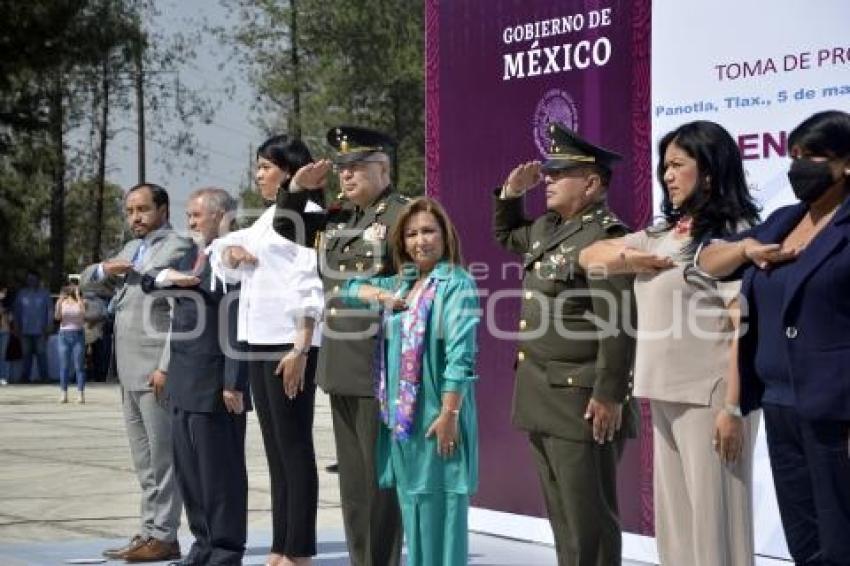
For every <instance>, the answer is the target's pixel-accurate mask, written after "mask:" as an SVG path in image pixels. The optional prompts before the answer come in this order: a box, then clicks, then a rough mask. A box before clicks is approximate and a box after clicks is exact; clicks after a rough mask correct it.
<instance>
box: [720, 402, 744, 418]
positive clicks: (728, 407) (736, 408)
mask: <svg viewBox="0 0 850 566" xmlns="http://www.w3.org/2000/svg"><path fill="white" fill-rule="evenodd" d="M723 410H724V411H726V412H727V413H729V414H730V415H732V416H733V417H738V418H739V419H742V418H744V413H742V412H741V406H740V405H733V404H732V403H726V404H725V405H724V406H723Z"/></svg>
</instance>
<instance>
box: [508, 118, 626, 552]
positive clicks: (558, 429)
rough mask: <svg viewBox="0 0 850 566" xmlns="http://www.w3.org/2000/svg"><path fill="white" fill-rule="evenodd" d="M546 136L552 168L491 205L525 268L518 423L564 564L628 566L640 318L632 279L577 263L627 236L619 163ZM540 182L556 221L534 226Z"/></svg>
mask: <svg viewBox="0 0 850 566" xmlns="http://www.w3.org/2000/svg"><path fill="white" fill-rule="evenodd" d="M549 136H550V142H551V145H550V153H549V155H548V156H547V157H548V159H547V160H546V161H545V162H544V163H540V162H538V161H532V162H528V163H523V164H521V165H519V166H517V167H516V168H515V169H514V170H513V171H511V173H510V174H509V175H508V178H507V180H506V181H505V183H504V185H503V186H502V188H501V189H498V190H497V191H496V194H495V198H494V217H493V230H494V233H495V236H496V239H497V240H498V241H499V242H500V243H501V244H502V245H503V246H504V247H505V248H507V249H508V250H510V251H512V252H515V253H518V254H522V261H523V266H524V272H523V296H522V312H521V320H520V323H519V330H520V331H519V352H518V353H517V361H516V385H515V389H514V402H513V423H514V425H515V426H516V427H517V428H519V429H521V430H523V431H525V432H527V433H528V437H529V443H530V446H531V450H532V453H533V455H534V459H535V464H536V466H537V470H538V474H539V477H540V482H541V484H542V488H543V495H544V497H545V500H546V507H547V510H548V513H549V521H550V523H551V525H552V530H553V531H554V535H555V546H556V551H557V555H558V564H559V565H560V566H568V565H569V566H609V565H612V564H620V562H621V559H620V555H621V534H620V524H619V518H618V507H617V491H616V471H617V470H616V467H617V462H618V459H619V456H620V454H621V452H622V441H621V439H622V438H623V437H624V436H628V435H632V436H633V434H634V428H635V422H634V416H635V415H634V412H633V411H632V407H631V404H630V403H629V399H630V389H631V383H630V381H631V377H630V371H631V364H632V357H633V349H634V340H633V337H632V336H629V335H628V334H627V333H626V332H624V326H625V325H626V324H627V323H629V317H630V316H631V313H633V312H634V309H633V308H631V305H630V304H627V303H628V302H630V301H631V298H630V297H631V291H630V289H631V280H630V279H628V278H624V277H612V278H609V279H602V278H601V277H591V276H588V274H586V273H585V272H584V271H583V270H582V268H581V267H580V266H579V265H578V255H579V252H581V250H582V249H583V248H584V247H585V246H587V245H589V244H591V243H593V242H595V241H597V240H600V239H604V238H614V237H619V236H622V235H623V234H625V233H626V232H627V229H626V227H625V226H624V225H623V224H622V223H621V222H620V221H619V220H618V219H617V218H616V217H615V216H614V215H613V214H612V213H611V211H610V210H609V209H608V207H607V204H606V190H607V188H608V183H609V180H610V178H611V165H612V164H613V163H614V162H615V161H617V160H619V159H620V156H619V155H617V154H615V153H613V152H610V151H608V150H605V149H603V148H601V147H597V146H595V145H593V144H591V143H589V142H587V141H585V140H583V139H581V138H580V137H579V136H578V135H577V134H576V133H575V132H572V131H570V130H569V129H567V128H566V127H564V126H563V125H561V124H557V123H556V124H551V125H550V128H549ZM541 180H542V181H544V182H545V190H546V206H547V209H548V212H547V213H546V214H545V215H543V216H541V217H540V218H538V219H536V220H533V221H532V220H528V219H526V218H525V217H524V215H523V204H522V202H523V200H522V198H521V197H522V196H523V194H525V192H526V191H528V190H529V189H531V188H532V187H534V186H535V185H537V184H538V183H539V182H540V181H541ZM623 291H626V292H625V293H623ZM624 317H625V320H624ZM628 326H629V327H630V328H634V325H632V324H628Z"/></svg>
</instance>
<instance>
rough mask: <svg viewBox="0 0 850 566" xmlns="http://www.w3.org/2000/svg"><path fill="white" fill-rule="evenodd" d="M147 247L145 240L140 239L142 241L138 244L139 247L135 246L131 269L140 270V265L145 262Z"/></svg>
mask: <svg viewBox="0 0 850 566" xmlns="http://www.w3.org/2000/svg"><path fill="white" fill-rule="evenodd" d="M147 247H148V246H147V244H146V243H145V241H144V240H142V242H141V243H140V244H139V247H138V248H136V253H135V254H133V260H132V262H133V269H135V270H136V271H138V272H139V273H141V272H142V266H143V265H144V263H145V252H147Z"/></svg>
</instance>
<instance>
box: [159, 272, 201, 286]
mask: <svg viewBox="0 0 850 566" xmlns="http://www.w3.org/2000/svg"><path fill="white" fill-rule="evenodd" d="M165 280H166V281H168V282H169V283H171V284H172V285H176V286H177V287H194V286H195V285H198V284H199V283H200V282H201V280H200V278H199V277H196V276H194V275H192V274H191V273H183V272H180V271H177V270H176V269H168V270H167V272H166V274H165Z"/></svg>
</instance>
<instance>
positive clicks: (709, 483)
mask: <svg viewBox="0 0 850 566" xmlns="http://www.w3.org/2000/svg"><path fill="white" fill-rule="evenodd" d="M659 155H660V156H661V159H662V161H661V163H659V164H658V173H657V174H658V181H659V183H660V184H661V187H662V189H663V201H662V205H661V211H662V214H663V216H664V218H663V220H662V221H661V222H660V223H658V224H656V225H655V226H652V227H650V228H647V229H645V230H643V231H641V232H636V233H634V234H629V235H627V236H625V237H623V238H619V239H615V240H604V241H600V242H597V243H596V244H594V245H592V246H590V247H589V248H586V249H585V250H584V251H583V252H582V253H581V256H580V263H581V265H582V267H584V268H585V269H587V270H588V272H594V273H597V274H598V275H599V276H606V275H608V274H614V273H635V274H637V276H636V278H635V283H634V291H635V296H636V302H637V309H638V329H637V330H638V332H637V355H636V360H635V376H634V393H635V395H636V396H639V397H643V398H646V399H649V402H650V407H651V410H652V424H653V444H654V458H653V461H654V491H655V529H656V538H657V542H658V554H659V558H660V560H661V563H662V564H664V565H670V566H679V565H682V564H688V565H693V566H746V565H752V564H753V528H752V509H751V507H752V504H751V501H750V487H751V484H752V480H751V478H752V457H751V456H752V446H753V441H754V438H755V432H756V427H757V421H756V419H755V418H753V417H747V418H742V417H741V410H740V407H739V404H738V375H737V369H736V366H735V364H732V363H730V362H731V360H733V357H732V354H733V350H734V335H735V331H736V326H737V296H738V288H737V285H736V284H727V283H720V282H717V281H716V280H714V279H712V278H710V277H708V276H705V275H704V274H701V273H699V272H698V271H696V270H695V269H694V268H693V267H692V264H693V257H694V254H695V252H696V250H697V248H698V246H699V244H700V243H702V242H704V241H707V240H710V239H713V238H722V237H724V236H726V235H728V234H732V233H734V232H736V231H738V229H740V228H742V227H747V226H749V225H752V224H753V223H755V222H756V221H757V220H758V209H757V207H756V205H755V204H754V203H753V200H752V197H751V196H750V193H749V190H748V188H747V185H746V182H745V179H744V171H743V167H742V164H741V156H740V153H739V151H738V147H737V145H736V144H735V141H734V140H733V139H732V137H731V136H730V135H729V133H728V132H727V131H726V130H724V129H723V128H722V127H721V126H719V125H718V124H715V123H714V122H707V121H698V122H691V123H688V124H684V125H682V126H680V127H679V128H677V129H675V130H674V131H672V132H669V133H668V134H666V135H665V136H664V137H663V138H662V139H661V142H660V143H659Z"/></svg>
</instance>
